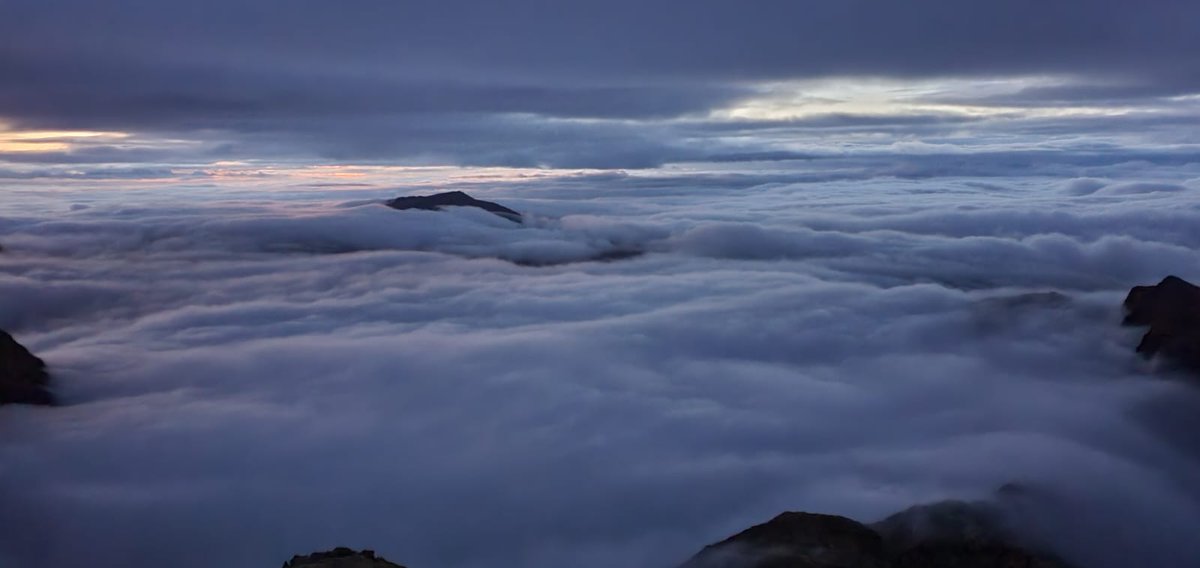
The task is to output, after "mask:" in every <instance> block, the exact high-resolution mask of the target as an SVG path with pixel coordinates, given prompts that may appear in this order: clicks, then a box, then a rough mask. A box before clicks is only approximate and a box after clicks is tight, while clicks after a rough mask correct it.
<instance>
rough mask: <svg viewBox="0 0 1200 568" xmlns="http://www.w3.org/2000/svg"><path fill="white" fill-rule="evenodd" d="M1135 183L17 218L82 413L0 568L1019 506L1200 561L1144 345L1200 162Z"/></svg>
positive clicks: (1162, 397)
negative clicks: (1145, 287) (1143, 317)
mask: <svg viewBox="0 0 1200 568" xmlns="http://www.w3.org/2000/svg"><path fill="white" fill-rule="evenodd" d="M1099 174H1100V175H1097V176H1095V177H1073V178H1072V177H1064V176H1044V175H1030V176H1023V177H1021V176H1018V177H1012V176H1010V177H999V178H998V177H987V178H982V177H938V178H916V179H912V178H907V179H906V178H895V177H879V178H870V177H868V178H864V179H834V177H830V178H829V179H809V178H805V177H803V176H796V178H795V179H792V180H789V179H788V176H787V175H763V176H760V177H755V176H753V175H729V174H723V173H707V174H699V173H695V174H689V173H686V172H676V173H671V172H663V171H660V172H657V173H654V174H646V175H619V174H598V175H573V176H565V177H562V178H553V177H547V178H539V179H536V180H526V181H522V180H515V181H511V182H504V183H500V182H496V183H488V184H459V186H456V187H451V188H448V189H465V190H466V191H468V192H470V193H471V194H472V195H474V196H476V197H479V198H483V199H493V200H496V201H499V202H501V203H503V204H505V205H508V206H510V207H513V208H515V209H519V210H522V211H525V212H527V213H528V214H529V215H528V217H529V218H528V221H527V223H526V224H525V225H517V224H514V223H512V222H510V221H508V220H505V219H503V218H500V217H497V216H494V215H491V214H489V213H486V212H483V211H479V210H473V209H457V210H452V211H448V212H428V211H404V212H400V211H394V210H391V209H388V208H386V207H383V206H382V205H380V201H382V200H383V199H384V198H387V197H393V196H395V195H399V194H409V193H425V192H427V191H426V189H425V188H420V189H418V188H407V187H401V188H382V189H381V188H373V187H361V188H354V187H348V188H325V189H322V188H312V189H310V190H307V191H287V192H278V191H268V190H261V191H252V190H240V191H227V190H224V189H222V188H219V187H218V188H203V187H201V188H195V189H194V190H191V191H184V190H180V189H174V190H171V191H166V190H164V191H153V190H148V189H146V188H145V187H139V188H137V189H136V190H125V188H114V189H108V190H105V189H95V188H91V189H88V190H86V191H84V190H74V191H73V190H70V189H61V188H49V187H40V186H35V187H32V188H29V189H25V190H23V191H21V192H9V193H6V195H5V199H4V201H3V203H0V244H2V245H3V246H4V248H5V252H3V253H2V255H0V328H3V329H6V330H8V331H10V332H12V333H13V334H14V335H15V336H16V337H17V338H18V340H20V341H21V342H23V343H24V344H26V345H27V346H29V347H30V348H31V349H32V350H33V351H34V352H36V353H37V354H39V355H40V356H42V357H43V358H44V359H46V360H47V361H48V363H49V365H50V368H51V371H52V373H53V376H54V381H55V382H54V386H55V390H56V393H57V395H58V396H59V397H60V398H61V400H62V402H63V403H64V404H65V406H63V407H59V408H32V407H15V406H7V407H4V408H0V527H3V530H0V566H4V567H5V568H71V567H76V566H82V565H87V566H91V567H94V568H128V567H143V566H145V567H149V566H172V567H176V568H201V567H209V566H222V567H228V568H259V567H270V566H277V565H279V563H280V562H281V561H282V560H284V559H286V558H289V557H290V556H291V555H292V554H295V553H305V552H310V551H313V550H317V549H325V548H330V547H333V546H337V545H345V546H352V547H356V548H373V549H376V550H378V551H379V552H380V553H381V554H382V555H384V556H386V557H388V558H389V559H392V560H395V561H399V562H402V563H405V564H407V565H409V566H413V567H414V568H499V567H503V568H561V567H571V568H599V567H605V568H608V567H613V566H622V567H628V568H669V567H671V566H674V565H676V564H678V563H679V562H681V561H682V560H684V559H686V558H687V557H688V556H689V555H690V554H692V553H694V552H695V551H697V550H699V549H700V548H701V547H702V546H703V545H705V544H707V543H710V542H713V541H715V540H719V539H721V538H724V537H725V536H727V535H729V534H731V533H733V532H736V531H738V530H741V529H743V528H745V527H747V526H749V525H751V524H754V523H757V522H762V521H765V520H766V519H768V518H770V517H771V516H773V515H775V514H776V513H778V512H781V511H784V510H804V511H812V512H824V513H835V514H843V515H847V516H851V517H853V518H856V519H859V520H863V521H875V520H878V519H881V518H883V517H884V516H886V515H888V514H891V513H893V512H896V511H898V510H900V509H903V508H905V507H908V506H911V505H914V504H917V503H924V502H930V501H935V500H939V499H946V498H982V497H986V496H987V495H989V494H991V493H992V492H993V491H994V490H995V489H996V488H998V487H1000V486H1001V485H1003V484H1006V483H1010V482H1017V483H1021V484H1025V485H1027V486H1030V487H1037V488H1039V489H1040V490H1042V491H1044V494H1046V495H1052V496H1053V498H1047V500H1046V503H1045V504H1044V507H1043V508H1042V509H1041V510H1038V511H1037V514H1036V515H1035V517H1036V518H1031V519H1030V521H1029V526H1028V530H1029V531H1030V532H1031V533H1034V534H1033V536H1034V537H1037V538H1041V539H1044V540H1046V541H1048V542H1050V543H1052V545H1053V546H1054V547H1055V549H1056V550H1057V551H1058V552H1060V553H1061V554H1062V555H1063V556H1065V557H1066V558H1068V559H1069V560H1072V561H1075V562H1077V563H1079V564H1080V565H1081V566H1084V567H1087V568H1109V567H1112V568H1116V567H1128V566H1133V565H1140V566H1156V567H1160V568H1171V567H1185V566H1192V565H1193V562H1194V559H1196V558H1200V540H1197V539H1195V535H1196V534H1200V390H1198V389H1197V388H1196V387H1195V385H1189V384H1188V383H1187V382H1186V381H1181V380H1175V379H1172V378H1170V374H1169V373H1163V372H1161V371H1162V370H1161V369H1157V368H1156V366H1155V365H1154V364H1153V363H1150V362H1145V361H1142V360H1140V359H1139V358H1137V357H1136V356H1135V355H1134V353H1133V347H1134V346H1135V345H1136V344H1137V341H1138V334H1139V332H1138V330H1135V329H1128V328H1122V327H1121V326H1120V325H1119V323H1120V320H1121V312H1120V303H1121V300H1122V299H1123V297H1124V294H1125V293H1126V291H1127V290H1128V289H1129V287H1130V286H1133V285H1137V284H1148V283H1154V282H1157V281H1158V280H1159V279H1161V278H1162V277H1164V276H1166V275H1168V274H1177V275H1179V276H1181V277H1184V278H1189V279H1192V280H1200V252H1197V251H1198V250H1200V248H1198V247H1200V181H1198V180H1200V169H1198V168H1196V167H1193V166H1186V165H1185V166H1171V167H1150V166H1149V165H1144V164H1143V165H1137V164H1134V165H1126V166H1122V167H1120V168H1114V169H1112V170H1111V171H1102V172H1099ZM635 250H636V251H644V253H645V254H643V255H641V256H638V257H635V258H629V259H624V260H619V261H613V262H593V261H589V260H588V259H591V258H595V257H596V256H597V255H603V254H605V253H608V252H612V251H635ZM1047 292H1055V294H1047Z"/></svg>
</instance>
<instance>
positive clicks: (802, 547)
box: [680, 512, 888, 568]
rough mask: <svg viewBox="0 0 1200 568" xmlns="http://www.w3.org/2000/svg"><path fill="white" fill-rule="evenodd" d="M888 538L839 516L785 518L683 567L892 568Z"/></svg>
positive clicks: (707, 550) (714, 548) (713, 548)
mask: <svg viewBox="0 0 1200 568" xmlns="http://www.w3.org/2000/svg"><path fill="white" fill-rule="evenodd" d="M887 566H888V564H887V559H886V554H885V551H884V548H883V539H882V538H881V537H880V536H879V534H878V533H876V532H875V531H873V530H871V529H870V528H867V527H866V526H864V525H863V524H861V523H858V522H856V521H853V520H850V519H847V518H846V517H838V516H834V515H817V514H813V513H795V512H787V513H783V514H781V515H779V516H777V517H775V518H774V519H771V520H770V521H768V522H766V523H763V524H761V525H755V526H753V527H750V528H748V529H746V530H744V531H742V532H740V533H738V534H735V535H733V536H731V537H729V538H727V539H725V540H723V541H721V542H718V543H716V544H710V545H708V546H706V547H704V550H701V551H700V553H699V554H697V555H696V556H693V557H692V558H691V559H690V560H688V561H687V562H685V563H684V564H683V565H682V566H681V567H680V568H826V567H829V568H834V567H837V568H886V567H887Z"/></svg>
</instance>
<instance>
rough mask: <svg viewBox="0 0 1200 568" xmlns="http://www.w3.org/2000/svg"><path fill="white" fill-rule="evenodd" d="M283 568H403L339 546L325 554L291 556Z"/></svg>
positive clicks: (364, 552) (373, 556)
mask: <svg viewBox="0 0 1200 568" xmlns="http://www.w3.org/2000/svg"><path fill="white" fill-rule="evenodd" d="M283 568H404V567H403V566H401V565H399V564H395V563H393V562H388V561H387V560H384V559H383V558H382V557H379V556H375V551H373V550H363V551H357V550H352V549H349V548H346V547H342V546H339V547H338V548H335V549H333V550H329V551H325V552H314V553H312V554H309V555H308V556H298V555H297V556H293V557H292V559H291V560H289V561H287V562H284V563H283Z"/></svg>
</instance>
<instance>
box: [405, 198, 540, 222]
mask: <svg viewBox="0 0 1200 568" xmlns="http://www.w3.org/2000/svg"><path fill="white" fill-rule="evenodd" d="M386 204H387V206H388V207H391V208H392V209H400V210H404V209H423V210H425V211H441V210H442V208H443V207H478V208H480V209H483V210H484V211H490V212H492V213H495V214H496V215H499V216H501V217H504V218H505V219H508V220H509V221H513V222H516V223H520V222H521V213H519V212H517V211H513V210H512V209H509V208H507V207H505V206H503V205H500V204H499V203H493V202H491V201H483V200H482V199H475V198H474V197H471V196H470V195H467V194H466V193H463V192H461V191H448V192H445V193H436V194H433V195H414V196H410V197H397V198H395V199H392V200H389V201H387V202H386Z"/></svg>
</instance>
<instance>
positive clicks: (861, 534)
mask: <svg viewBox="0 0 1200 568" xmlns="http://www.w3.org/2000/svg"><path fill="white" fill-rule="evenodd" d="M680 568H1069V567H1068V565H1067V564H1066V563H1064V562H1063V561H1061V560H1059V559H1057V558H1055V557H1054V556H1053V555H1052V554H1049V553H1045V552H1040V551H1034V550H1031V549H1028V548H1026V547H1024V546H1022V545H1021V544H1019V539H1018V538H1017V537H1016V536H1015V535H1013V534H1012V533H1010V532H1009V531H1008V530H1007V529H1006V527H1005V526H1004V523H1003V515H1002V514H1001V510H1000V509H999V507H997V506H994V505H991V504H988V503H968V502H962V501H947V502H943V503H937V504H934V505H926V506H920V507H914V508H911V509H908V510H905V511H903V512H900V513H897V514H895V515H892V516H890V517H888V518H887V519H884V520H883V521H880V522H878V523H876V524H874V525H872V526H867V525H863V524H861V523H859V522H857V521H853V520H851V519H847V518H845V517H838V516H833V515H817V514H812V513H784V514H782V515H779V516H777V517H775V518H774V519H771V520H770V521H768V522H766V523H764V524H761V525H757V526H754V527H751V528H749V529H747V530H745V531H742V532H740V533H738V534H736V535H734V536H731V537H729V538H727V539H725V540H723V541H721V542H718V543H716V544H713V545H710V546H707V547H705V548H704V550H702V551H700V553H699V554H697V555H696V556H694V557H692V558H691V559H690V560H688V561H687V562H686V563H684V564H683V565H682V566H681V567H680Z"/></svg>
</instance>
